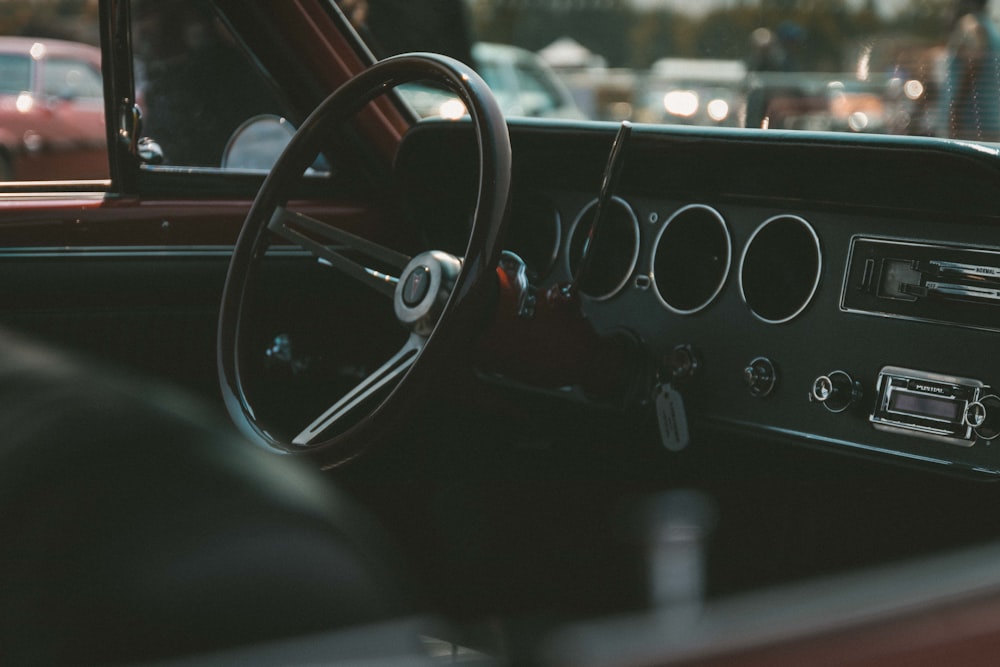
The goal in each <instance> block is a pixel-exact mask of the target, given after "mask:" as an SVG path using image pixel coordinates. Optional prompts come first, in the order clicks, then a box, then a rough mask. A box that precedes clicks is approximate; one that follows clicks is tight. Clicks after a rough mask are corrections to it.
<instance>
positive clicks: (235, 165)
mask: <svg viewBox="0 0 1000 667" xmlns="http://www.w3.org/2000/svg"><path fill="white" fill-rule="evenodd" d="M294 134H295V128H294V127H292V124H291V123H289V122H288V121H287V120H285V119H284V118H281V117H279V116H274V115H268V114H265V115H260V116H254V117H253V118H250V119H248V120H246V121H245V122H244V123H243V124H242V125H240V126H239V127H238V128H236V131H235V132H233V134H232V136H231V137H229V141H228V142H227V143H226V149H225V150H224V151H223V152H222V168H223V169H234V170H240V171H268V170H269V169H270V168H271V167H273V166H274V163H275V162H276V161H277V160H278V156H280V155H281V152H282V151H283V150H284V149H285V146H287V145H288V142H289V141H291V140H292V136H293V135H294Z"/></svg>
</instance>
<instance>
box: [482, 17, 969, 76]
mask: <svg viewBox="0 0 1000 667" xmlns="http://www.w3.org/2000/svg"><path fill="white" fill-rule="evenodd" d="M953 6H954V0H913V1H912V2H910V3H908V4H907V6H906V7H905V8H904V9H902V10H901V11H899V12H898V13H897V14H895V15H893V16H884V15H882V14H880V13H879V12H878V11H876V9H877V8H876V6H875V3H874V2H873V1H872V0H869V1H868V2H865V3H860V4H859V3H849V2H847V1H846V0H742V1H739V2H732V3H730V6H728V7H724V8H719V9H715V10H712V11H710V12H708V13H707V14H705V15H704V16H698V17H695V16H691V15H688V14H684V13H679V12H676V11H672V10H669V9H659V10H639V9H636V8H634V7H633V5H632V3H631V2H630V0H600V1H592V2H563V1H560V0H470V5H469V7H470V14H471V22H472V25H473V29H474V31H475V34H476V37H477V38H478V39H480V40H483V41H495V42H504V43H508V44H514V45H517V46H521V47H523V48H526V49H529V50H531V51H538V50H540V49H542V48H544V47H545V46H547V45H548V44H551V43H552V42H553V41H555V40H557V39H559V38H561V37H570V38H572V39H574V40H576V41H577V42H579V43H580V44H582V45H583V46H585V47H587V48H588V49H589V50H591V51H593V52H594V53H596V54H599V55H600V56H602V57H603V58H604V59H605V60H606V62H607V64H608V65H609V66H611V67H631V68H636V69H644V68H648V67H649V66H650V65H651V64H652V63H653V62H655V61H656V60H657V59H659V58H665V57H680V58H724V59H741V60H749V59H751V58H752V56H753V53H752V52H753V48H754V46H753V42H752V39H751V36H752V35H753V34H754V31H756V30H758V29H759V28H766V29H768V30H771V31H774V33H775V34H778V33H781V34H782V36H783V37H787V38H790V39H793V40H794V41H795V50H796V53H795V56H796V63H795V69H801V70H810V71H838V70H842V69H844V68H845V67H848V66H849V65H850V63H851V61H852V59H853V58H855V57H856V54H857V51H858V50H859V49H860V48H861V46H863V45H865V44H867V43H871V42H872V40H875V39H879V38H884V39H895V40H906V41H909V42H921V43H924V44H928V45H929V44H935V43H943V42H944V41H945V39H946V38H947V34H948V31H949V29H950V27H951V16H952V13H953Z"/></svg>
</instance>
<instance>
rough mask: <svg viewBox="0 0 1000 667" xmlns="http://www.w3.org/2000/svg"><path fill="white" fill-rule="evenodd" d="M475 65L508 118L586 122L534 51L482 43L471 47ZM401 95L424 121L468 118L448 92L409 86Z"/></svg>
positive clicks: (567, 90)
mask: <svg viewBox="0 0 1000 667" xmlns="http://www.w3.org/2000/svg"><path fill="white" fill-rule="evenodd" d="M472 61H473V66H474V67H475V69H476V72H477V73H478V74H479V76H481V77H483V79H484V80H485V81H486V83H487V84H488V85H489V87H490V89H491V90H492V91H493V94H494V96H496V98H497V102H499V103H500V108H501V109H502V110H503V112H504V115H505V116H508V117H528V118H569V119H582V118H584V113H583V112H582V111H581V110H580V108H579V106H578V105H577V104H576V102H575V100H574V99H573V96H572V94H571V93H570V91H569V89H568V88H567V87H566V85H565V84H564V83H563V82H562V81H561V80H560V79H559V77H558V76H557V75H556V73H555V72H554V71H553V70H552V68H550V67H549V66H548V65H546V64H545V62H544V61H543V60H542V59H541V58H539V57H538V56H537V55H535V54H534V53H532V52H531V51H528V50H527V49H522V48H519V47H516V46H509V45H507V44H492V43H488V42H479V43H477V44H474V45H473V46H472ZM402 91H403V99H404V100H406V102H407V103H408V104H409V105H410V106H411V107H412V108H413V110H414V112H416V114H417V115H418V116H420V117H421V118H430V117H442V118H447V119H451V120H454V119H458V118H461V117H462V116H464V115H465V105H464V104H462V102H461V100H459V99H458V98H457V97H455V96H454V95H451V94H450V93H448V92H445V91H441V90H437V89H434V88H431V87H429V86H424V85H420V84H413V85H409V86H406V87H405V88H403V89H402Z"/></svg>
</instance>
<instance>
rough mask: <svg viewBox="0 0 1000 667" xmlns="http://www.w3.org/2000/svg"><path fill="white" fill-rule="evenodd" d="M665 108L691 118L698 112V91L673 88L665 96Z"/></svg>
mask: <svg viewBox="0 0 1000 667" xmlns="http://www.w3.org/2000/svg"><path fill="white" fill-rule="evenodd" d="M663 108H664V109H666V110H667V113H669V114H672V115H674V116H681V117H683V118H690V117H691V116H693V115H695V114H696V113H698V93H696V92H694V91H693V90H671V91H670V92H669V93H667V94H666V95H664V96H663Z"/></svg>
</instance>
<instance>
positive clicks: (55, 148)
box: [0, 37, 109, 181]
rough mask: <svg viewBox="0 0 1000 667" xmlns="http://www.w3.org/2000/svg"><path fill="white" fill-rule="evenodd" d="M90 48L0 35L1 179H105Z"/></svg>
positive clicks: (97, 66) (95, 64) (97, 70)
mask: <svg viewBox="0 0 1000 667" xmlns="http://www.w3.org/2000/svg"><path fill="white" fill-rule="evenodd" d="M103 95H104V92H103V84H102V80H101V51H100V49H98V48H97V47H94V46H90V45H87V44H80V43H76V42H67V41H62V40H55V39H34V38H31V37H0V180H19V181H24V180H66V179H73V180H78V179H102V178H107V177H108V173H109V170H108V158H107V149H106V144H107V139H106V136H105V135H106V130H105V126H104V99H103Z"/></svg>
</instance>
